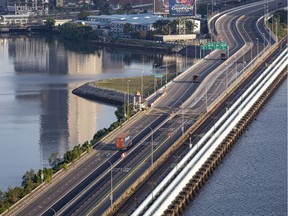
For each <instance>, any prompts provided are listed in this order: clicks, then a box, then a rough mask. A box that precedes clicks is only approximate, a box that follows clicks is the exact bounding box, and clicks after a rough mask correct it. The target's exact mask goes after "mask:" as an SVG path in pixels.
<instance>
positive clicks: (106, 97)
mask: <svg viewBox="0 0 288 216" xmlns="http://www.w3.org/2000/svg"><path fill="white" fill-rule="evenodd" d="M72 93H73V94H75V95H77V96H80V97H83V98H86V99H89V100H95V101H99V102H103V103H108V104H112V105H116V106H119V105H123V103H124V100H127V93H125V92H120V91H116V90H112V89H105V88H100V87H97V86H96V84H95V82H88V83H85V84H84V85H82V86H80V87H78V88H76V89H74V90H73V91H72ZM129 101H130V102H133V95H131V94H129Z"/></svg>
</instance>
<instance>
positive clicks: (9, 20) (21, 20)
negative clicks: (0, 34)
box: [0, 15, 29, 25]
mask: <svg viewBox="0 0 288 216" xmlns="http://www.w3.org/2000/svg"><path fill="white" fill-rule="evenodd" d="M28 20H29V15H1V16H0V24H1V25H25V24H27V23H28Z"/></svg>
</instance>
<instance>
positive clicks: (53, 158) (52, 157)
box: [48, 152, 60, 168]
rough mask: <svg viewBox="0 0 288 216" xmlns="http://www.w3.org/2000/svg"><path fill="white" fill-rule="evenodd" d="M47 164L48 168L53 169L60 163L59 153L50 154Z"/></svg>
mask: <svg viewBox="0 0 288 216" xmlns="http://www.w3.org/2000/svg"><path fill="white" fill-rule="evenodd" d="M48 162H49V164H50V166H51V167H53V168H54V167H55V166H57V165H58V164H59V163H60V157H59V153H58V152H54V153H52V154H51V155H50V157H49V158H48Z"/></svg>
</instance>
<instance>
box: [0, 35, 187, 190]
mask: <svg viewBox="0 0 288 216" xmlns="http://www.w3.org/2000/svg"><path fill="white" fill-rule="evenodd" d="M189 60H191V59H189ZM184 61H185V57H183V56H172V55H163V54H155V53H142V52H139V51H134V52H133V51H124V50H118V49H117V50H115V49H100V48H91V46H89V45H88V46H86V47H79V46H77V44H72V45H71V44H70V45H69V44H67V45H66V44H65V45H63V44H62V43H61V42H59V41H57V40H51V39H47V38H43V37H36V36H33V37H29V36H15V37H14V36H10V37H7V38H0V137H1V141H0V189H1V190H6V189H7V188H8V186H9V185H10V186H16V185H20V184H21V178H22V176H23V174H24V173H25V172H26V171H27V170H29V169H34V170H38V169H39V168H41V166H42V164H44V166H48V158H49V156H50V155H51V153H53V152H59V154H60V155H61V156H62V155H63V154H64V153H65V152H66V151H67V150H70V149H72V148H73V147H74V146H75V145H78V144H82V143H84V141H86V140H88V139H90V138H91V137H92V136H93V134H94V133H95V132H96V131H97V130H99V129H101V128H103V127H109V125H110V124H111V123H112V122H114V121H115V120H116V118H115V115H114V111H115V110H116V108H115V107H113V106H109V105H105V104H100V103H95V102H92V101H88V100H85V99H82V98H80V97H77V96H75V95H73V94H72V93H71V91H72V90H73V89H74V88H75V87H78V86H80V85H82V84H84V83H85V82H87V81H92V80H99V79H106V78H113V77H130V76H139V75H141V74H143V75H151V74H152V71H153V67H152V66H153V65H155V64H157V65H159V66H160V65H163V64H167V65H168V64H169V65H170V64H175V65H177V67H178V70H179V71H181V70H183V68H182V67H183V65H184V63H185V62H184ZM176 63H177V64H176ZM42 158H43V159H42Z"/></svg>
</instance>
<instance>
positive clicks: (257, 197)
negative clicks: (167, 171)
mask: <svg viewBox="0 0 288 216" xmlns="http://www.w3.org/2000/svg"><path fill="white" fill-rule="evenodd" d="M183 215H184V216H206V215H207V216H208V215H215V216H216V215H217V216H218V215H236V216H239V215H257V216H258V215H277V216H286V215H287V80H286V81H285V83H284V84H282V86H281V87H280V88H279V89H278V91H277V92H276V93H275V95H274V96H272V98H271V99H270V100H269V101H268V103H267V104H266V105H265V107H264V108H263V109H262V110H261V111H260V113H259V114H258V115H257V116H256V118H255V120H254V121H253V122H252V124H250V125H249V127H248V129H247V130H246V132H245V133H244V134H243V135H242V136H241V138H240V139H239V140H238V142H237V143H236V144H235V146H234V147H233V148H232V149H231V151H229V153H228V154H227V155H226V157H225V158H224V160H223V161H222V163H221V164H220V165H219V166H218V168H217V169H216V170H215V171H214V172H213V174H212V175H211V176H210V178H209V180H208V181H207V182H206V184H205V185H204V186H203V188H202V189H201V190H200V193H199V194H198V195H197V196H196V198H195V199H194V200H193V202H191V203H190V204H189V207H187V209H186V212H185V213H184V214H183Z"/></svg>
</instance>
